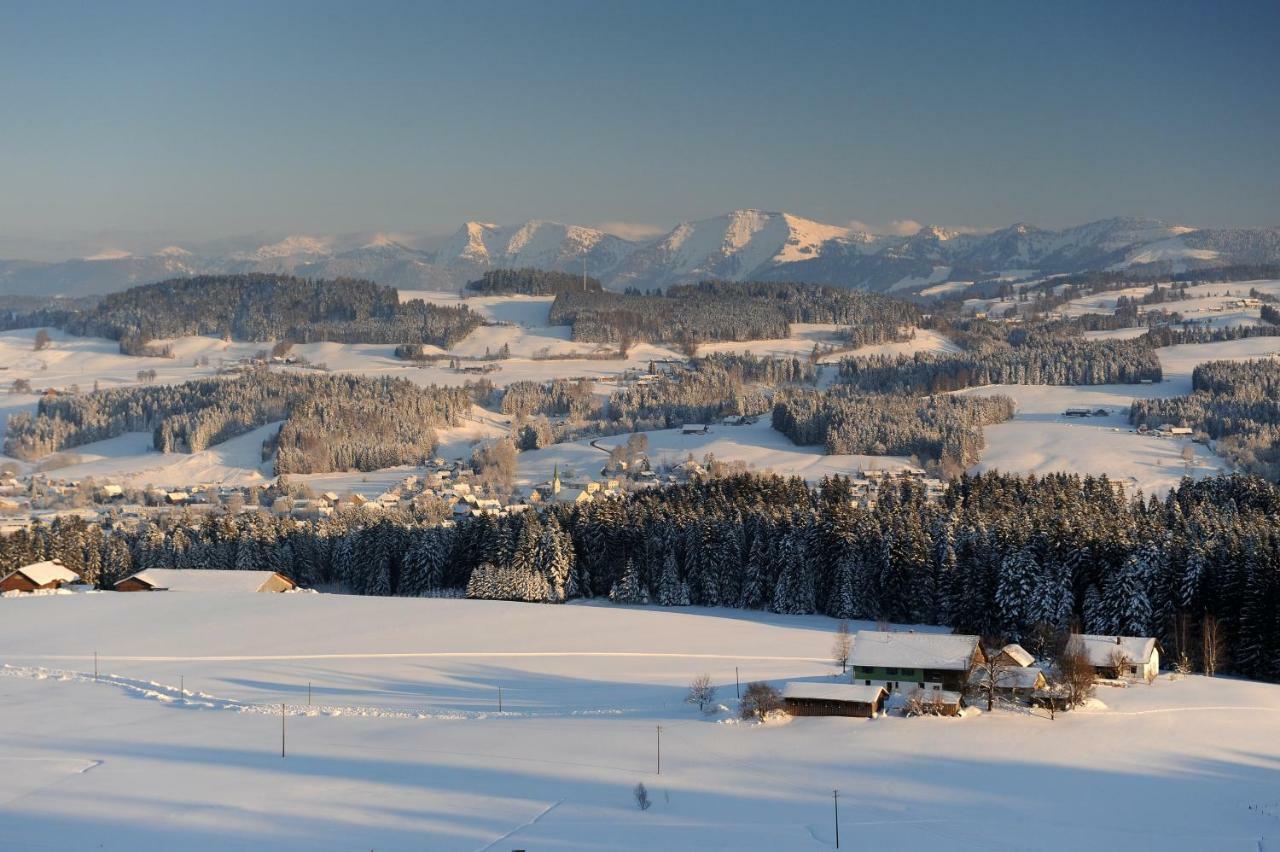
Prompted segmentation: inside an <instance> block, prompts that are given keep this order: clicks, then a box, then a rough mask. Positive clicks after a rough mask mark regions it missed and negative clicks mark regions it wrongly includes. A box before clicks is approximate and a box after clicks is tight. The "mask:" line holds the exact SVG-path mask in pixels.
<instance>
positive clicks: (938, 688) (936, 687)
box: [933, 683, 942, 691]
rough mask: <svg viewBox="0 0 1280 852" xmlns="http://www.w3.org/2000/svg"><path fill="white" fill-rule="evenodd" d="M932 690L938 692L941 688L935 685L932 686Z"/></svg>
mask: <svg viewBox="0 0 1280 852" xmlns="http://www.w3.org/2000/svg"><path fill="white" fill-rule="evenodd" d="M933 688H934V690H935V691H936V690H940V689H942V687H941V686H940V685H939V684H936V683H935V684H934V685H933Z"/></svg>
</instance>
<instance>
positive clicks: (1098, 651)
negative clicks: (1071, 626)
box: [1071, 633, 1160, 683]
mask: <svg viewBox="0 0 1280 852" xmlns="http://www.w3.org/2000/svg"><path fill="white" fill-rule="evenodd" d="M1071 641H1072V642H1076V641H1079V642H1080V644H1081V645H1082V646H1083V648H1084V652H1085V654H1087V655H1088V657H1089V665H1091V666H1093V668H1094V670H1095V671H1097V673H1098V675H1099V676H1100V677H1114V678H1125V679H1128V680H1145V681H1146V682H1147V683H1150V682H1151V681H1153V680H1155V679H1156V675H1158V674H1160V649H1159V648H1158V647H1156V640H1155V639H1152V638H1150V637H1149V636H1094V635H1090V634H1087V633H1079V634H1076V633H1073V634H1072V635H1071Z"/></svg>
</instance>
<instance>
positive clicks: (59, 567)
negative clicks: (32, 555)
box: [0, 559, 82, 592]
mask: <svg viewBox="0 0 1280 852" xmlns="http://www.w3.org/2000/svg"><path fill="white" fill-rule="evenodd" d="M80 582H82V581H81V579H80V575H79V574H77V573H76V572H75V571H72V570H71V569H70V568H68V567H67V566H65V565H63V564H62V563H61V562H59V561H58V560H57V559H48V560H45V561H44V562H33V563H31V564H30V565H24V566H22V567H21V568H19V569H18V570H16V571H14V572H12V573H10V574H9V575H8V576H6V577H5V578H4V579H3V580H0V592H34V591H35V590H36V589H58V588H61V587H62V586H66V585H70V584H73V583H80Z"/></svg>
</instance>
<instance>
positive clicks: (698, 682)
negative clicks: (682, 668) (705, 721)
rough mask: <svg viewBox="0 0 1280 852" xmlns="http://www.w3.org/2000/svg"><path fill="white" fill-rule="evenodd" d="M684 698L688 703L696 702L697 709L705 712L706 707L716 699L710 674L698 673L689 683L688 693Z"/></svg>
mask: <svg viewBox="0 0 1280 852" xmlns="http://www.w3.org/2000/svg"><path fill="white" fill-rule="evenodd" d="M684 700H685V701H686V702H688V703H689V704H697V705H698V709H699V710H700V711H702V712H703V713H706V712H707V707H708V706H709V705H712V704H714V703H715V700H716V688H715V685H714V684H712V683H711V675H709V674H700V675H698V676H697V677H695V678H694V679H693V681H692V682H691V683H690V684H689V694H688V695H687V696H686V697H685V699H684Z"/></svg>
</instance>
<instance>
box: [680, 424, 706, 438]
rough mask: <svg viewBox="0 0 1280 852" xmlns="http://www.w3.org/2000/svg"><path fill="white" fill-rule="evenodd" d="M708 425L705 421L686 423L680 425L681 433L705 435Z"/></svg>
mask: <svg viewBox="0 0 1280 852" xmlns="http://www.w3.org/2000/svg"><path fill="white" fill-rule="evenodd" d="M708 428H709V427H708V426H707V424H705V423H686V424H684V425H683V426H681V427H680V434H681V435H705V434H707V429H708Z"/></svg>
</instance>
